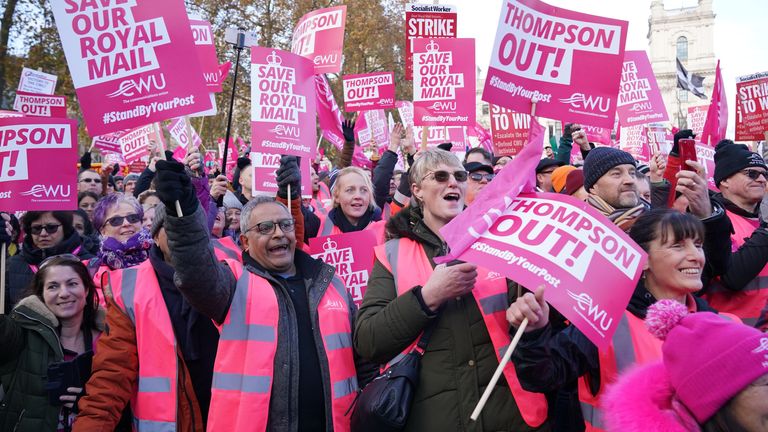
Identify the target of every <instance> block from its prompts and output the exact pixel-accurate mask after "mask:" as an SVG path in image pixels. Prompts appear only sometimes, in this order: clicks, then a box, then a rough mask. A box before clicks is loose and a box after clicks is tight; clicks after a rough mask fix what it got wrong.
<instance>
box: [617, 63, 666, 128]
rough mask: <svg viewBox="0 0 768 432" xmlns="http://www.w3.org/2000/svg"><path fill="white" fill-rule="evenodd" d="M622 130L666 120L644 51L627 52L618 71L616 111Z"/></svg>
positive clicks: (663, 107) (662, 102) (662, 101)
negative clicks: (626, 127) (619, 77)
mask: <svg viewBox="0 0 768 432" xmlns="http://www.w3.org/2000/svg"><path fill="white" fill-rule="evenodd" d="M616 113H617V114H618V116H619V122H621V124H622V125H624V126H635V125H641V124H648V123H658V122H664V121H667V120H669V116H668V115H667V108H666V107H665V106H664V99H662V98H661V91H659V85H658V84H657V83H656V76H655V75H654V74H653V69H651V62H650V61H648V55H647V54H646V53H645V51H627V52H625V53H624V64H623V65H622V67H621V86H620V88H619V101H618V106H617V108H616Z"/></svg>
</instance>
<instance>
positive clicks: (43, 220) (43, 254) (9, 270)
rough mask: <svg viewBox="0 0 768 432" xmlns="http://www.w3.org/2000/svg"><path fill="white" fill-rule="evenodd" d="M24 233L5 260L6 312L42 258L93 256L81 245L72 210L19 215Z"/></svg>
mask: <svg viewBox="0 0 768 432" xmlns="http://www.w3.org/2000/svg"><path fill="white" fill-rule="evenodd" d="M21 226H22V228H23V231H24V233H25V235H24V241H23V243H22V248H21V251H20V252H19V253H18V254H16V255H14V256H13V257H11V258H10V259H9V260H8V262H7V263H6V269H5V282H6V290H7V293H6V302H5V308H6V311H5V312H6V313H7V312H10V310H11V308H12V307H13V305H15V304H16V303H18V302H19V301H20V300H21V299H22V296H23V292H24V290H25V289H26V288H27V286H28V285H29V282H30V281H31V280H32V278H33V277H34V275H35V273H37V269H38V266H39V265H40V263H41V262H43V260H44V259H46V258H48V257H50V256H53V255H60V254H65V253H71V254H74V255H77V256H78V257H80V259H89V258H92V257H93V255H92V254H91V253H89V252H88V251H87V250H86V248H84V247H83V244H82V238H81V237H80V235H79V234H78V233H77V231H75V229H74V227H73V225H72V212H68V211H53V212H50V211H48V212H43V211H31V212H27V213H26V214H25V215H24V216H23V217H22V218H21Z"/></svg>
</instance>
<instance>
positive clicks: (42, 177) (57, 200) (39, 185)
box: [0, 117, 77, 211]
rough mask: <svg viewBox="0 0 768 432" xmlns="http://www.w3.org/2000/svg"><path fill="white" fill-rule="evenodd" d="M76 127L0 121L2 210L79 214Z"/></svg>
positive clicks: (55, 121) (62, 122)
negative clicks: (54, 211)
mask: <svg viewBox="0 0 768 432" xmlns="http://www.w3.org/2000/svg"><path fill="white" fill-rule="evenodd" d="M76 163H77V121H75V120H69V119H61V118H33V117H20V118H4V119H0V184H2V186H1V187H0V190H1V191H2V192H0V209H3V210H4V211H18V210H74V209H76V208H77V170H76V169H75V164H76Z"/></svg>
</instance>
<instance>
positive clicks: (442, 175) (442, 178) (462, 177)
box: [421, 170, 469, 183]
mask: <svg viewBox="0 0 768 432" xmlns="http://www.w3.org/2000/svg"><path fill="white" fill-rule="evenodd" d="M451 175H453V178H455V179H456V181H457V182H459V183H463V182H465V181H467V176H468V175H469V174H468V173H467V172H466V171H464V170H461V171H454V172H448V171H430V172H428V173H427V175H425V176H424V177H422V178H421V179H422V180H424V179H425V178H427V177H429V176H433V177H434V178H435V181H436V182H438V183H445V182H447V181H448V179H450V178H451Z"/></svg>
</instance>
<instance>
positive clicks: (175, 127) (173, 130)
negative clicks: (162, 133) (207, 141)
mask: <svg viewBox="0 0 768 432" xmlns="http://www.w3.org/2000/svg"><path fill="white" fill-rule="evenodd" d="M167 129H168V133H170V134H171V137H172V138H173V139H175V140H176V142H177V143H179V147H183V148H184V149H186V148H187V147H189V143H190V140H189V138H188V137H187V122H186V121H185V120H184V118H177V119H173V120H171V123H170V124H169V125H168V127H167ZM189 131H190V132H191V134H192V141H191V142H192V147H194V148H198V147H200V145H201V144H202V143H203V140H201V139H200V136H199V135H198V134H197V132H196V131H195V129H194V128H193V127H192V126H191V125H190V126H189ZM182 157H183V156H182Z"/></svg>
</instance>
